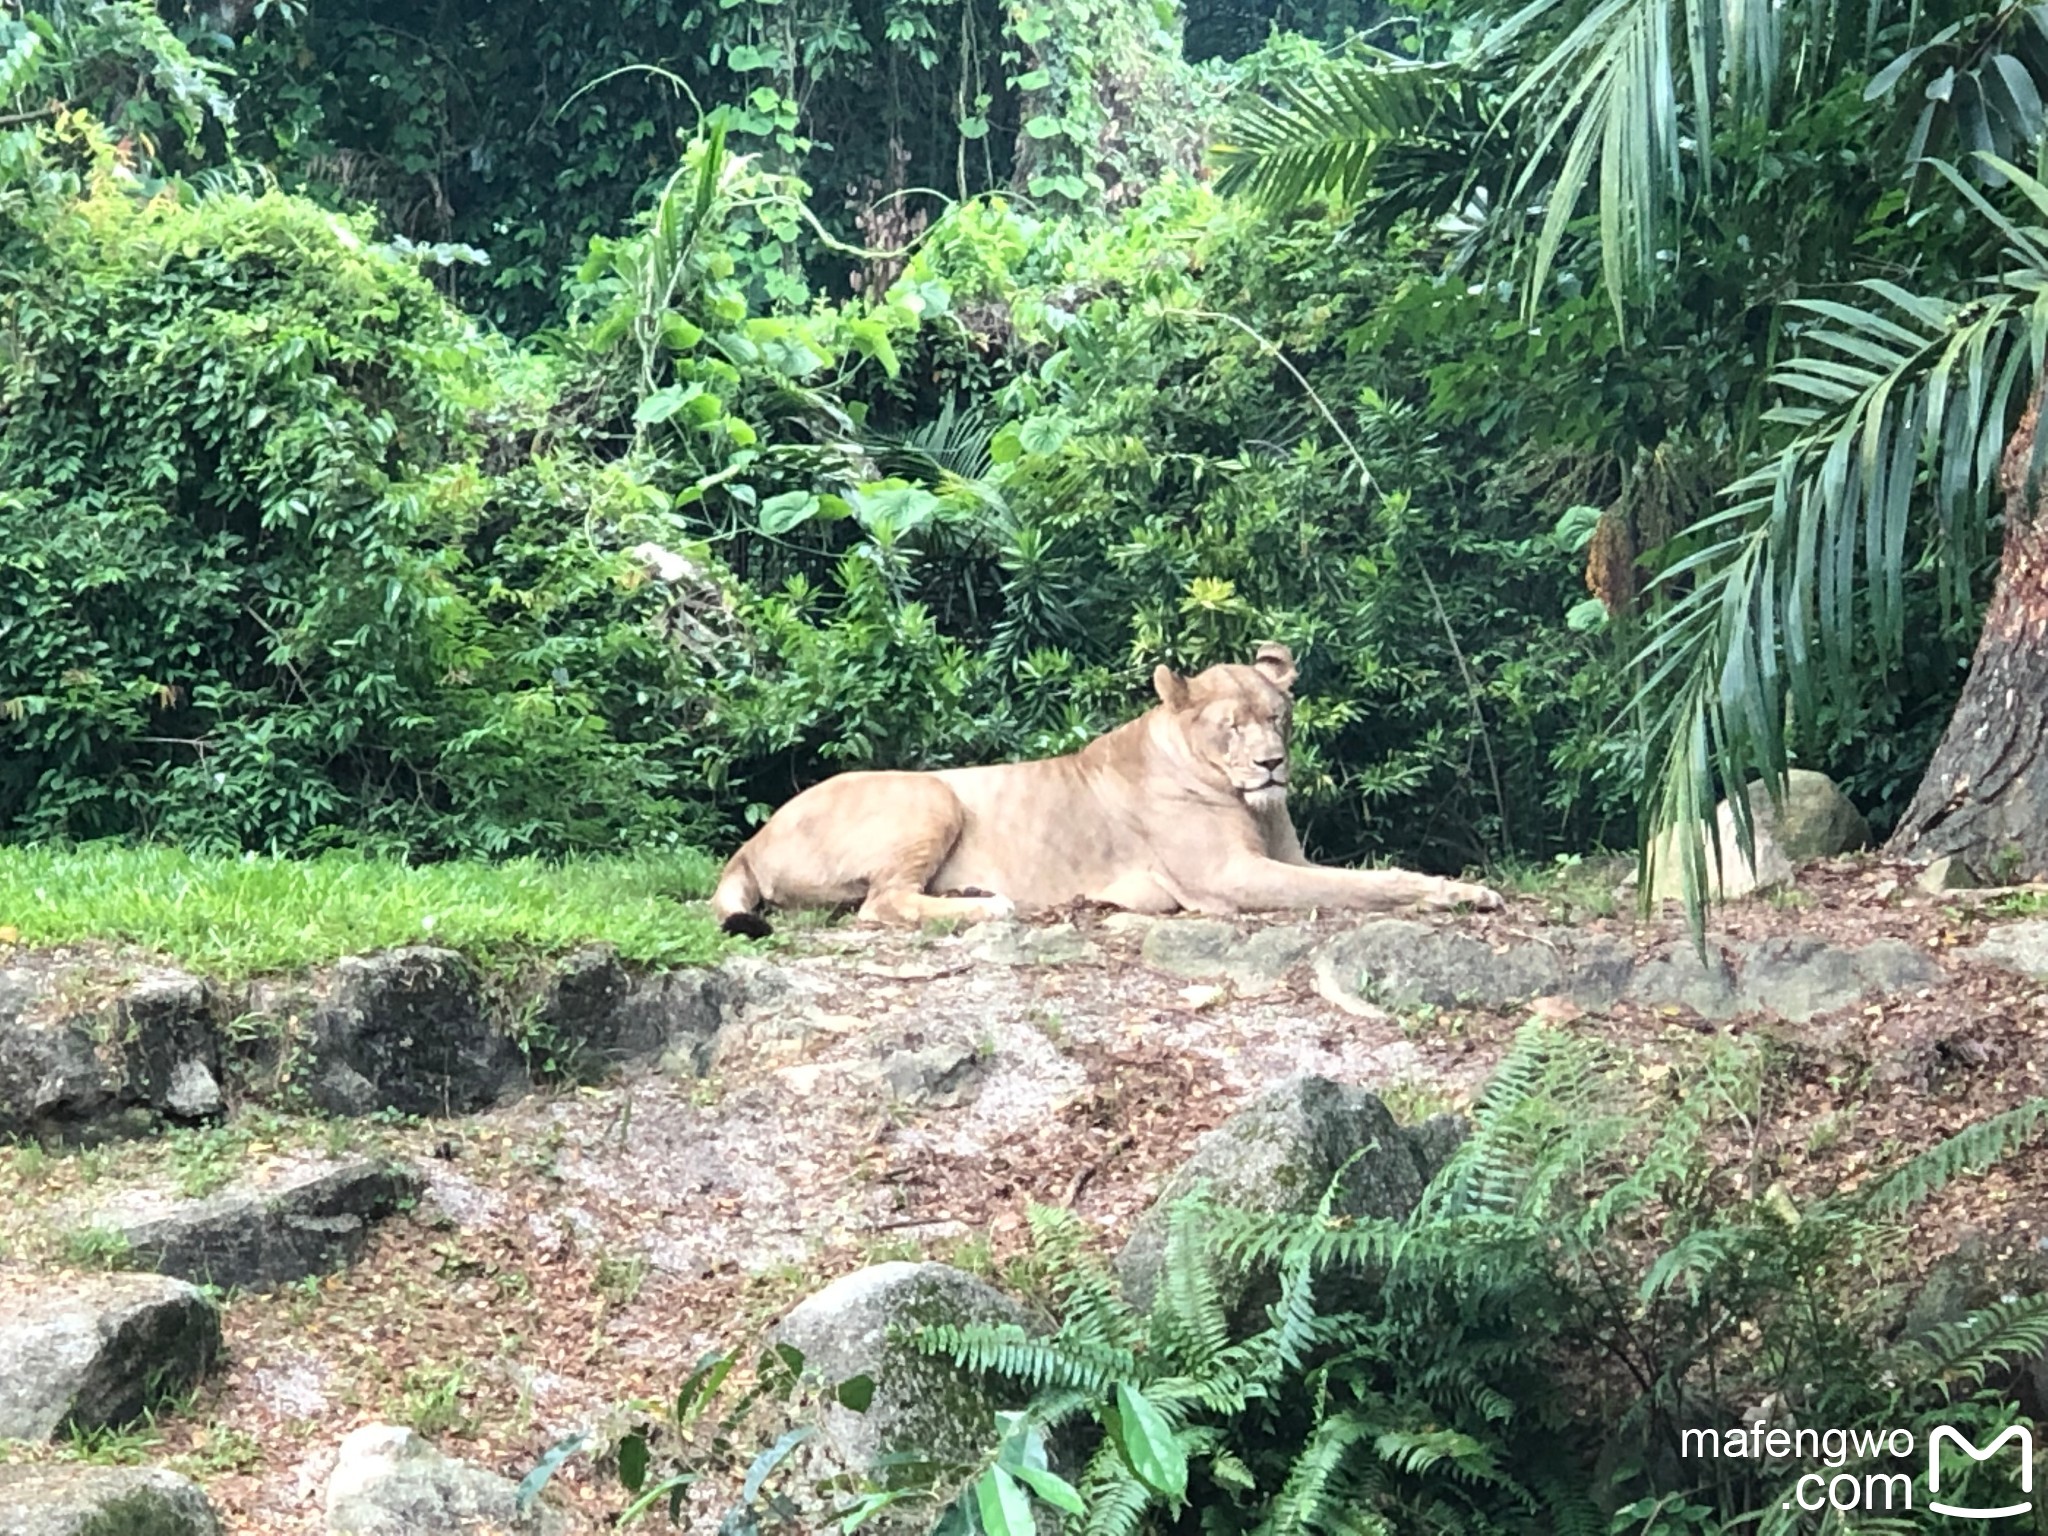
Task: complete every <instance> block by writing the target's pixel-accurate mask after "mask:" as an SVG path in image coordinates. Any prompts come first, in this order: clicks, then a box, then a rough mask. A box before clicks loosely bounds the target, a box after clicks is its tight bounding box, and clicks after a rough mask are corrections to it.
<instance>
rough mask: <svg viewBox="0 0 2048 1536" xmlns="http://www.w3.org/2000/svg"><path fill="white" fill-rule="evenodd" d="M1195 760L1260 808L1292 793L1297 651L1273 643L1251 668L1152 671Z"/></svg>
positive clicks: (1155, 684)
mask: <svg viewBox="0 0 2048 1536" xmlns="http://www.w3.org/2000/svg"><path fill="white" fill-rule="evenodd" d="M1152 686H1153V688H1154V689H1156V690H1157V691H1158V694H1159V702H1160V703H1162V704H1164V705H1165V706H1166V707H1167V709H1168V710H1169V711H1171V712H1172V715H1173V719H1174V723H1175V724H1176V725H1178V726H1179V728H1180V733H1181V735H1182V737H1183V738H1184V739H1185V740H1186V742H1187V744H1188V748H1189V751H1190V753H1191V754H1192V755H1193V757H1194V759H1195V762H1196V764H1197V765H1198V767H1199V768H1200V769H1201V770H1202V771H1203V772H1204V774H1205V775H1206V776H1209V777H1211V778H1213V779H1214V781H1215V782H1216V783H1217V784H1218V786H1219V787H1222V786H1227V787H1229V788H1230V789H1232V790H1234V791H1236V792H1237V793H1238V794H1239V795H1241V796H1243V797H1244V802H1245V804H1246V805H1249V806H1250V807H1252V809H1254V810H1260V809H1264V808H1266V807H1269V806H1273V805H1277V804H1279V803H1281V802H1282V801H1284V800H1286V798H1287V733H1288V728H1289V726H1290V724H1291V723H1292V717H1293V713H1294V696H1293V693H1292V690H1293V687H1294V653H1293V652H1291V651H1289V650H1288V649H1287V647H1286V646H1284V645H1278V644H1274V643H1271V642H1269V643H1267V644H1265V645H1262V646H1260V647H1259V649H1258V654H1257V655H1256V656H1254V657H1253V658H1252V664H1251V665H1250V666H1248V667H1238V666H1217V667H1210V668H1208V669H1207V670H1206V671H1203V672H1198V673H1196V674H1195V675H1194V676H1193V677H1182V676H1181V675H1180V674H1179V673H1178V672H1175V671H1174V670H1173V669H1172V668H1171V667H1160V668H1158V669H1157V670H1155V671H1154V672H1153V674H1152Z"/></svg>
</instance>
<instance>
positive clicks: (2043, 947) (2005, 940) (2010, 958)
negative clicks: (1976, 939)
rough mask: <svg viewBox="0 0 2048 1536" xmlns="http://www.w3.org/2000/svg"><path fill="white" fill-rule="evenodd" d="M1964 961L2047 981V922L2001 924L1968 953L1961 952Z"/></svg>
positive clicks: (2041, 919) (2037, 920)
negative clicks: (1998, 967)
mask: <svg viewBox="0 0 2048 1536" xmlns="http://www.w3.org/2000/svg"><path fill="white" fill-rule="evenodd" d="M1957 953H1959V954H1960V955H1961V956H1962V957H1963V958H1964V959H1965V960H1978V961H1982V962H1984V963H1985V964H1988V965H1996V966H2002V967H2004V968H2005V969H2006V970H2008V971H2018V972H2019V973H2020V974H2021V975H2022V976H2036V977H2039V978H2041V979H2042V980H2044V981H2048V918H2035V919H2033V920H2031V921H2028V922H2023V923H2002V924H2000V925H1999V926H1998V927H1996V928H1994V929H1992V930H1991V931H1990V932H1989V933H1987V934H1986V935H1985V936H1984V938H1983V940H1982V941H1981V942H1980V943H1978V944H1976V945H1974V946H1972V947H1971V948H1969V949H1965V950H1959V951H1958V952H1957Z"/></svg>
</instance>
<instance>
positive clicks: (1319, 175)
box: [1212, 55, 1487, 206]
mask: <svg viewBox="0 0 2048 1536" xmlns="http://www.w3.org/2000/svg"><path fill="white" fill-rule="evenodd" d="M1486 133H1487V122H1486V118H1485V115H1484V113H1483V111H1482V108H1481V106H1480V98H1479V93H1478V86H1477V85H1476V83H1475V82H1473V81H1472V80H1471V79H1470V78H1469V77H1466V76H1464V75H1462V74H1461V73H1460V72H1459V71H1457V70H1455V69H1454V68H1452V67H1450V66H1446V65H1442V64H1418V63H1415V62H1413V61H1412V60H1403V59H1398V58H1395V57H1393V56H1391V55H1389V56H1385V57H1383V58H1381V59H1380V60H1378V61H1375V62H1370V63H1367V62H1360V61H1347V62H1345V63H1342V64H1335V65H1332V66H1331V67H1330V69H1328V70H1327V71H1325V72H1324V73H1323V74H1322V75H1321V76H1320V77H1319V78H1317V79H1313V80H1310V81H1308V82H1305V83H1303V84H1300V85H1293V86H1288V87H1284V88H1283V89H1281V90H1280V92H1279V93H1278V96H1277V98H1276V99H1266V98H1263V97H1260V98H1254V99H1252V100H1250V101H1247V102H1246V103H1245V104H1243V105H1242V106H1241V107H1240V108H1239V109H1238V111H1237V113H1236V115H1235V117H1234V118H1233V119H1232V121H1231V123H1230V124H1229V126H1228V128H1227V129H1226V131H1225V133H1224V134H1223V136H1222V138H1221V139H1220V141H1219V142H1218V143H1217V144H1216V145H1215V146H1214V148H1213V151H1212V152H1213V154H1214V156H1215V159H1216V161H1217V163H1218V164H1219V165H1220V166H1221V167H1222V175H1221V176H1220V177H1219V178H1218V181H1217V186H1218V188H1219V189H1220V190H1222V191H1224V192H1241V193H1245V194H1247V195H1249V196H1251V197H1254V198H1256V199H1258V200H1259V201H1261V202H1265V203H1269V204H1273V205H1277V206H1289V205H1293V204H1297V203H1301V202H1304V201H1306V200H1308V199H1310V198H1313V197H1329V198H1332V199H1334V200H1335V201H1337V202H1340V203H1344V204H1355V203H1357V202H1358V201H1360V199H1361V198H1362V197H1363V196H1364V194H1365V192H1366V190H1367V189H1368V188H1369V187H1373V186H1376V185H1378V184H1380V180H1381V178H1380V175H1379V173H1380V171H1381V169H1382V161H1383V159H1384V157H1386V156H1388V155H1390V154H1394V153H1399V154H1401V155H1402V156H1403V157H1404V160H1403V166H1402V180H1403V181H1404V183H1405V185H1406V188H1407V196H1404V197H1403V198H1402V199H1401V201H1402V203H1403V205H1404V206H1407V205H1408V204H1409V203H1410V201H1411V200H1412V199H1413V198H1414V197H1415V196H1416V193H1417V190H1418V189H1419V187H1420V186H1422V185H1424V184H1428V183H1433V184H1434V185H1435V186H1436V187H1437V189H1438V190H1437V191H1436V193H1435V194H1434V195H1433V196H1432V197H1430V199H1429V200H1431V201H1445V205H1446V206H1448V204H1449V201H1455V199H1456V197H1457V196H1458V195H1462V192H1463V191H1464V190H1465V186H1466V184H1467V182H1468V181H1469V178H1470V175H1471V162H1472V153H1471V152H1472V150H1473V149H1474V148H1475V147H1476V145H1477V143H1478V141H1479V140H1480V139H1483V138H1484V137H1485V136H1486ZM1431 151H1434V152H1435V153H1434V155H1433V156H1432V157H1431V158H1430V161H1429V164H1430V166H1431V168H1432V169H1431V174H1430V175H1428V176H1422V177H1419V176H1418V170H1419V169H1420V167H1421V166H1422V164H1423V159H1422V158H1421V157H1423V156H1425V155H1428V154H1429V152H1431Z"/></svg>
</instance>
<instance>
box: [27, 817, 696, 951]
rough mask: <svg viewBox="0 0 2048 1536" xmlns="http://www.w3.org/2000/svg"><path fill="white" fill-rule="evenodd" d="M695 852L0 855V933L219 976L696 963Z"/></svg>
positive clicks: (33, 851) (42, 851)
mask: <svg viewBox="0 0 2048 1536" xmlns="http://www.w3.org/2000/svg"><path fill="white" fill-rule="evenodd" d="M716 873H717V866H716V865H715V864H714V863H713V862H712V861H711V860H710V859H707V858H705V857H704V856H703V855H700V854H692V853H670V854H642V855H637V856H633V857H623V858H603V859H580V860H569V861H564V862H561V863H543V862H541V861H538V860H531V859H510V860H505V861H502V862H499V863H495V864H488V865H485V864H471V863H444V864H434V865H429V866H426V867H425V868H417V867H409V866H407V865H405V864H401V863H398V862H395V861H390V860H382V859H366V858H362V857H358V856H355V855H350V854H331V855H328V856H327V857H324V858H317V859H296V860H295V859H269V858H254V857H250V858H233V859H228V858H214V857H207V856H203V855H195V854H188V853H183V852H179V851H176V850H172V849H167V848H120V847H109V846H105V845H95V846H91V847H86V848H80V849H76V850H70V849H61V848H51V847H45V848H0V924H4V925H5V926H6V927H7V928H8V929H9V930H11V937H12V939H13V940H14V941H16V942H20V943H24V944H33V945H68V944H78V943H83V942H88V941H92V942H101V943H107V942H112V943H117V944H132V945H134V946H136V947H137V948H140V949H145V950H149V951H151V952H153V953H156V954H159V955H162V956H164V957H165V958H167V959H170V960H174V961H176V962H178V963H180V964H183V965H186V966H189V967H191V968H192V969H194V970H196V971H200V972H203V973H205V974H207V975H212V976H217V977H220V978H222V979H234V978H237V977H244V976H249V975H252V974H255V973H258V972H263V971H278V970H290V969H294V968H297V967H300V966H308V965H323V964H326V963H328V962H330V961H332V960H335V959H338V958H339V957H340V956H342V955H349V954H359V953H361V952H362V951H364V950H368V949H380V948H385V947H388V946H392V945H399V944H420V943H434V944H441V945H446V946H448V947H450V948H453V949H458V950H462V951H464V952H465V953H468V954H472V955H476V956H480V957H488V956H494V955H495V956H502V957H506V958H516V957H519V956H523V955H533V954H562V953H566V952H567V951H569V950H572V949H576V948H579V947H581V946H583V945H586V944H593V943H603V944H609V945H612V946H613V947H614V948H615V949H617V951H618V952H619V954H620V955H621V957H622V958H624V959H626V960H629V961H638V962H643V963H648V964H670V965H676V964H684V965H687V964H692V963H696V962H701V961H705V960H708V959H710V958H711V957H712V956H714V955H715V954H716V953H717V951H718V946H719V939H718V936H717V933H716V931H715V930H714V928H713V926H712V924H711V923H710V921H709V919H708V918H707V917H706V916H705V915H704V913H703V910H702V909H701V908H688V907H683V906H679V905H678V903H679V901H684V900H694V899H696V898H700V897H702V896H704V895H705V894H706V893H708V892H709V890H710V888H711V882H712V879H713V877H714V876H715V875H716Z"/></svg>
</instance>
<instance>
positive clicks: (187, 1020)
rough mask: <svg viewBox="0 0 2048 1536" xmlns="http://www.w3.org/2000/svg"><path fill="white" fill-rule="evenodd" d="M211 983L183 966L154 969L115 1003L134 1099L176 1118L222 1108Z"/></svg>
mask: <svg viewBox="0 0 2048 1536" xmlns="http://www.w3.org/2000/svg"><path fill="white" fill-rule="evenodd" d="M216 1011H217V1007H216V998H215V994H214V990H213V988H212V987H211V986H210V985H209V984H208V983H206V982H204V981H201V980H200V979H199V978H198V977H197V976H187V975H186V974H184V973H183V972H182V971H152V972H150V973H149V974H148V975H146V976H144V977H143V978H142V979H141V980H139V981H137V982H136V983H135V984H134V985H133V986H131V987H129V988H128V989H127V990H126V991H125V992H123V993H122V994H121V996H120V997H119V998H118V999H117V1000H116V1001H115V1004H114V1018H113V1030H114V1038H115V1039H116V1040H117V1041H119V1042H120V1048H121V1053H122V1066H123V1074H122V1075H123V1079H124V1081H125V1082H126V1084H127V1085H128V1090H129V1092H130V1094H131V1096H133V1097H134V1098H136V1099H139V1100H140V1101H142V1102H144V1103H147V1104H149V1105H150V1106H151V1107H152V1108H155V1109H158V1110H160V1111H163V1112H165V1113H167V1114H169V1115H170V1116H172V1117H173V1118H175V1119H181V1120H200V1119H204V1118H206V1117H207V1116H210V1115H217V1114H219V1113H220V1112H221V1108H222V1103H221V1091H220V1072H221V1061H220V1043H219V1038H218V1036H217V1035H216V1033H215V1029H214V1017H215V1014H216Z"/></svg>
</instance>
